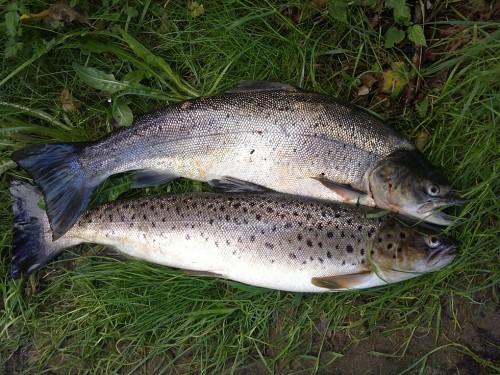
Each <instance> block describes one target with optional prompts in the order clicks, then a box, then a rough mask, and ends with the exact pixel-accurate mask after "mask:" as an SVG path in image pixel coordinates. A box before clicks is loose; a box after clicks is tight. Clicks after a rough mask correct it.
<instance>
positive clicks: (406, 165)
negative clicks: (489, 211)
mask: <svg viewBox="0 0 500 375" xmlns="http://www.w3.org/2000/svg"><path fill="white" fill-rule="evenodd" d="M369 185H370V192H371V194H372V196H373V199H374V201H375V204H376V205H377V207H379V208H384V209H388V210H391V211H393V212H397V213H400V214H403V215H405V216H409V217H412V218H414V219H417V220H424V221H427V222H430V223H433V224H438V225H449V224H451V222H452V221H453V220H454V219H455V217H453V216H450V215H447V214H445V213H444V212H442V211H440V210H439V209H440V208H442V207H445V206H450V205H458V204H462V203H464V201H463V200H461V199H460V196H459V194H458V193H457V192H455V191H453V190H451V188H450V185H449V183H448V181H447V180H446V178H445V177H444V176H443V175H442V174H441V173H439V171H437V170H436V169H435V168H434V167H432V166H431V165H430V164H429V163H428V162H427V161H426V160H425V158H424V157H423V156H422V154H421V153H420V152H418V151H416V150H413V151H405V150H401V151H396V152H394V153H392V154H390V155H389V156H387V157H386V158H384V159H383V160H381V161H380V162H379V163H378V164H377V165H376V166H375V168H374V169H373V170H372V171H371V173H370V175H369Z"/></svg>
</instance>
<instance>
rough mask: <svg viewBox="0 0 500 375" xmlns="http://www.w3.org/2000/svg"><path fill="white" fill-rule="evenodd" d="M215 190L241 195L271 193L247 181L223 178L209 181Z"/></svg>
mask: <svg viewBox="0 0 500 375" xmlns="http://www.w3.org/2000/svg"><path fill="white" fill-rule="evenodd" d="M209 183H210V185H212V186H213V187H214V188H215V190H217V191H221V192H224V193H242V192H263V191H272V190H271V189H268V188H266V187H264V186H261V185H257V184H254V183H251V182H248V181H243V180H238V179H237V178H233V177H229V176H223V177H221V178H220V179H217V180H210V181H209Z"/></svg>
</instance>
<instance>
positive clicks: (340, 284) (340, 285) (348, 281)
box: [311, 271, 372, 290]
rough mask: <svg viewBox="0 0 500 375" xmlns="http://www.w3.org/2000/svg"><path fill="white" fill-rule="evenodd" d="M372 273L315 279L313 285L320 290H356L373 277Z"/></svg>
mask: <svg viewBox="0 0 500 375" xmlns="http://www.w3.org/2000/svg"><path fill="white" fill-rule="evenodd" d="M371 274H372V271H363V272H359V273H354V274H349V275H337V276H323V277H313V278H312V279H311V283H312V284H313V285H315V286H317V287H320V288H326V289H331V290H338V289H354V288H356V287H357V286H359V285H361V284H363V283H364V282H365V281H367V280H368V279H369V278H370V277H371Z"/></svg>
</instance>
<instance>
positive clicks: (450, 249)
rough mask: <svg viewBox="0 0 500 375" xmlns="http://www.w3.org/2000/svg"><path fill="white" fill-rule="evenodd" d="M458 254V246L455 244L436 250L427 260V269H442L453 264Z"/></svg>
mask: <svg viewBox="0 0 500 375" xmlns="http://www.w3.org/2000/svg"><path fill="white" fill-rule="evenodd" d="M457 254H458V246H457V245H455V244H449V245H446V246H442V247H440V248H438V249H436V250H434V251H433V252H432V253H431V254H430V255H429V257H428V258H427V261H426V265H427V267H436V266H438V268H441V267H443V266H445V265H446V264H448V263H449V262H451V261H452V260H453V259H454V258H455V256H456V255H457Z"/></svg>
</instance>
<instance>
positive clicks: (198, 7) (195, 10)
mask: <svg viewBox="0 0 500 375" xmlns="http://www.w3.org/2000/svg"><path fill="white" fill-rule="evenodd" d="M189 10H190V11H191V16H192V17H193V18H196V17H198V16H201V15H202V14H203V13H205V8H204V7H203V4H199V3H198V2H196V1H193V2H191V3H190V4H189Z"/></svg>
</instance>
